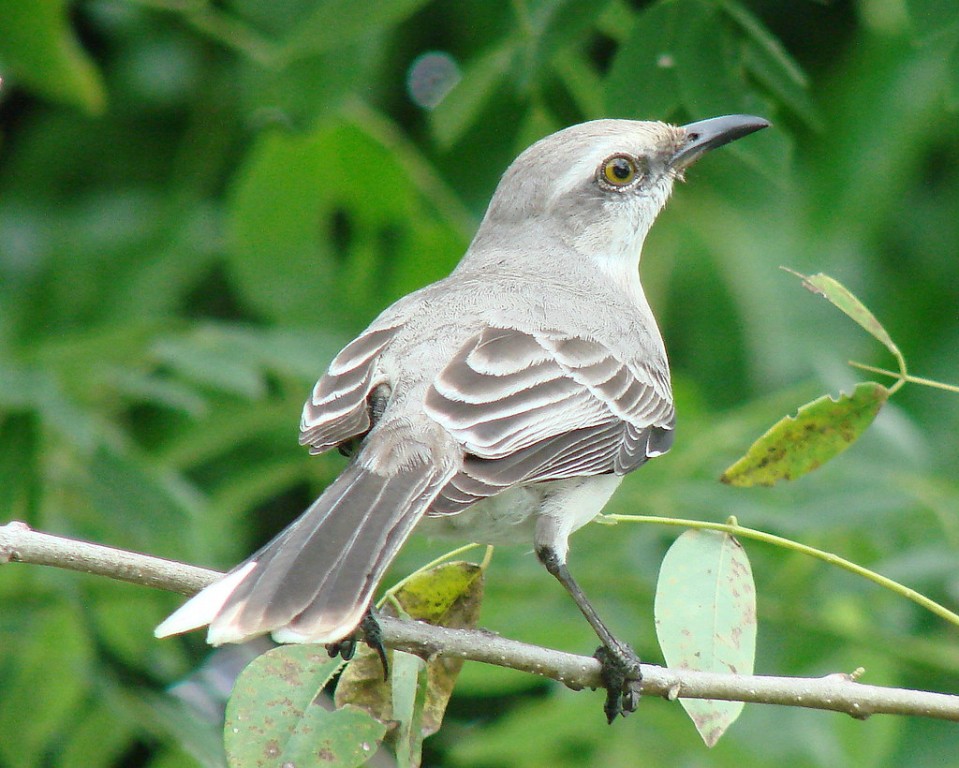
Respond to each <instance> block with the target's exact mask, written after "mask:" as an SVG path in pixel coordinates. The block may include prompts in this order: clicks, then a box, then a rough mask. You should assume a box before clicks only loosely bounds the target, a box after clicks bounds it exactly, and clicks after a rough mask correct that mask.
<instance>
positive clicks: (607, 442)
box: [425, 328, 675, 514]
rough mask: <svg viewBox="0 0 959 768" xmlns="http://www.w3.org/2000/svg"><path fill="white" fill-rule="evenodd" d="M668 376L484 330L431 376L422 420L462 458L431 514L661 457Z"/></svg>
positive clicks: (607, 354) (560, 339)
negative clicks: (443, 432)
mask: <svg viewBox="0 0 959 768" xmlns="http://www.w3.org/2000/svg"><path fill="white" fill-rule="evenodd" d="M668 376H669V374H668V370H667V368H666V366H665V361H664V362H663V364H662V366H653V365H647V366H643V365H638V364H636V363H629V362H625V361H623V360H622V359H620V357H619V356H617V355H616V354H615V353H614V352H613V350H611V349H610V348H609V347H608V346H607V345H604V344H602V343H601V342H599V341H596V340H595V339H588V338H583V337H580V336H572V335H568V334H562V333H559V332H555V331H542V332H536V333H526V332H523V331H518V330H515V329H506V328H486V329H484V330H483V331H481V332H480V333H479V334H477V335H476V336H474V337H473V338H472V339H471V340H470V341H469V342H468V343H467V344H465V345H464V346H463V347H462V348H461V350H460V351H459V352H458V353H457V354H456V355H455V356H454V357H453V359H452V360H451V361H450V363H449V364H448V365H447V366H446V368H445V369H444V370H443V371H442V372H441V373H440V374H439V376H437V378H436V380H435V381H434V382H433V384H432V386H431V388H430V389H429V391H428V392H427V395H426V398H425V407H426V411H427V413H428V414H429V415H430V416H431V417H432V418H433V419H435V420H436V421H437V422H438V423H440V424H441V425H442V426H443V427H444V428H445V429H447V430H448V431H449V432H450V433H451V434H452V435H453V436H454V437H455V438H456V439H457V440H458V441H459V442H460V443H461V444H462V445H463V447H464V449H465V451H466V452H467V456H466V459H465V461H464V465H463V469H462V470H461V471H460V472H459V473H458V474H457V475H456V476H455V477H453V479H452V480H451V482H450V483H449V485H448V486H447V487H446V488H445V489H444V490H443V493H442V494H441V495H440V496H439V497H438V498H437V500H436V501H435V502H434V504H433V507H432V509H431V513H432V514H444V513H452V512H457V511H459V510H460V509H463V508H464V507H466V506H469V505H470V504H472V503H474V502H475V501H477V500H478V499H481V498H484V497H486V496H491V495H493V494H495V493H497V492H499V491H500V490H503V489H504V488H507V487H509V486H511V485H515V484H517V483H529V482H537V481H544V480H557V479H562V478H568V477H578V476H584V475H597V474H605V473H611V472H612V473H616V474H620V475H622V474H626V473H627V472H630V471H632V470H634V469H636V468H637V467H638V466H640V465H641V464H643V463H644V462H645V461H646V460H647V459H649V458H650V457H653V456H658V455H660V454H662V453H665V452H666V451H667V450H669V447H670V445H671V444H672V436H673V425H674V423H675V413H674V410H673V404H672V395H671V391H670V385H669V378H668Z"/></svg>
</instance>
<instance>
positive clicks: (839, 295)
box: [786, 269, 902, 359]
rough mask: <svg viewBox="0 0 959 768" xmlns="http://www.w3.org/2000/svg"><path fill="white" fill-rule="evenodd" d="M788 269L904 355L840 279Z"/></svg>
mask: <svg viewBox="0 0 959 768" xmlns="http://www.w3.org/2000/svg"><path fill="white" fill-rule="evenodd" d="M786 271H787V272H791V273H792V274H794V275H796V277H798V278H800V279H801V280H802V281H803V287H805V288H807V289H808V290H810V291H812V292H813V293H816V294H818V295H820V296H822V297H823V298H824V299H826V300H827V301H828V302H829V303H830V304H832V305H833V306H834V307H836V308H837V309H838V310H839V311H841V312H842V313H843V314H845V315H846V316H847V317H849V318H852V319H853V320H854V321H855V322H856V323H858V324H859V326H860V327H862V328H863V329H864V330H865V331H866V332H867V333H869V334H870V335H871V336H872V337H873V338H875V339H876V340H878V341H879V342H881V343H882V344H883V345H885V347H886V349H888V350H889V351H890V352H892V354H893V355H895V356H896V358H897V359H899V358H900V357H901V356H902V355H901V353H900V352H899V347H897V346H896V344H895V342H894V341H893V340H892V337H891V336H890V335H889V334H888V333H887V332H886V329H885V328H883V327H882V324H881V323H880V322H879V321H878V320H877V319H876V317H875V316H874V315H873V314H872V312H870V311H869V310H868V309H867V308H866V306H865V304H863V303H862V302H861V301H859V299H857V298H856V297H855V296H854V295H853V294H852V292H850V290H849V289H848V288H846V287H845V286H844V285H843V284H842V283H840V282H839V281H838V280H834V279H833V278H831V277H829V275H824V274H823V273H822V272H820V273H818V274H815V275H812V276H811V277H810V276H807V275H802V274H800V273H799V272H793V271H792V270H791V269H787V270H786Z"/></svg>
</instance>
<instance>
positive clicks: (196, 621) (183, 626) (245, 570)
mask: <svg viewBox="0 0 959 768" xmlns="http://www.w3.org/2000/svg"><path fill="white" fill-rule="evenodd" d="M254 568H256V561H255V560H252V561H250V562H249V563H247V564H246V565H244V566H243V567H242V568H240V569H239V570H238V571H235V572H234V573H228V574H227V575H226V576H224V577H223V578H222V579H217V580H216V581H214V582H213V583H212V584H210V586H208V587H205V588H204V589H202V590H201V591H200V592H198V593H197V594H196V595H194V596H193V597H191V598H190V599H189V600H187V601H186V602H185V603H184V604H183V605H181V606H180V607H179V608H178V609H177V610H176V611H174V612H173V613H172V614H170V615H169V616H168V617H167V618H166V620H165V621H163V623H162V624H160V625H159V626H158V627H157V628H156V629H155V630H153V634H154V635H155V636H156V637H169V636H170V635H179V634H182V633H183V632H189V631H190V630H191V629H198V628H199V627H204V626H206V625H207V624H209V623H210V622H211V621H213V620H214V619H215V618H216V617H217V614H219V613H220V611H221V610H222V609H223V606H224V605H225V604H226V601H227V600H229V598H230V595H232V594H233V591H234V590H235V589H236V588H237V587H238V586H239V585H240V583H241V582H242V581H243V580H244V579H245V578H246V577H247V576H248V575H249V573H250V571H252V570H253V569H254Z"/></svg>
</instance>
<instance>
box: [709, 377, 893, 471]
mask: <svg viewBox="0 0 959 768" xmlns="http://www.w3.org/2000/svg"><path fill="white" fill-rule="evenodd" d="M888 397H889V390H888V389H886V387H884V386H882V385H881V384H876V383H875V382H872V381H866V382H862V383H860V384H857V385H856V388H855V389H854V390H853V393H852V394H851V395H842V394H841V395H840V396H839V397H838V398H832V397H829V396H828V395H824V396H823V397H820V398H818V399H816V400H813V401H812V402H811V403H807V404H806V405H804V406H802V407H801V408H800V409H799V411H798V413H797V414H796V415H795V416H786V417H785V418H783V419H781V420H780V421H778V422H777V423H776V424H775V425H773V426H772V427H771V428H770V429H769V431H767V432H766V434H764V435H763V436H762V437H760V438H759V439H758V440H757V441H756V442H755V443H753V444H752V446H750V448H749V450H748V451H747V452H746V455H745V456H743V457H742V458H741V459H739V460H738V461H737V462H735V463H734V464H733V465H732V466H730V467H729V468H728V469H727V470H726V471H725V472H723V474H722V477H720V480H722V482H724V483H727V484H728V485H736V486H740V487H744V488H746V487H750V486H754V485H774V484H775V483H776V482H778V481H779V480H796V479H797V478H800V477H802V476H803V475H805V474H807V473H809V472H812V471H813V470H814V469H817V468H818V467H820V466H822V465H823V464H825V463H826V462H827V461H829V460H830V459H832V458H835V457H836V456H837V455H839V454H840V453H842V452H843V451H844V450H846V448H848V447H849V446H850V445H852V444H853V443H854V442H855V441H856V440H858V439H859V437H860V436H861V435H862V433H863V432H865V431H866V428H867V427H868V426H869V425H870V424H872V422H873V419H875V418H876V415H877V414H878V413H879V411H880V409H881V408H882V406H883V404H884V403H885V402H886V400H887V399H888Z"/></svg>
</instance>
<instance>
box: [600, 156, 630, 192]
mask: <svg viewBox="0 0 959 768" xmlns="http://www.w3.org/2000/svg"><path fill="white" fill-rule="evenodd" d="M638 175H639V169H638V168H637V167H636V161H635V160H633V158H631V157H629V156H628V155H613V156H612V157H611V158H609V159H608V160H606V161H605V162H604V163H603V165H602V166H601V167H600V169H599V177H600V179H601V180H602V181H605V182H606V183H607V184H610V185H612V186H614V187H625V186H628V185H629V184H632V183H633V182H634V181H635V180H636V176H638Z"/></svg>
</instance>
